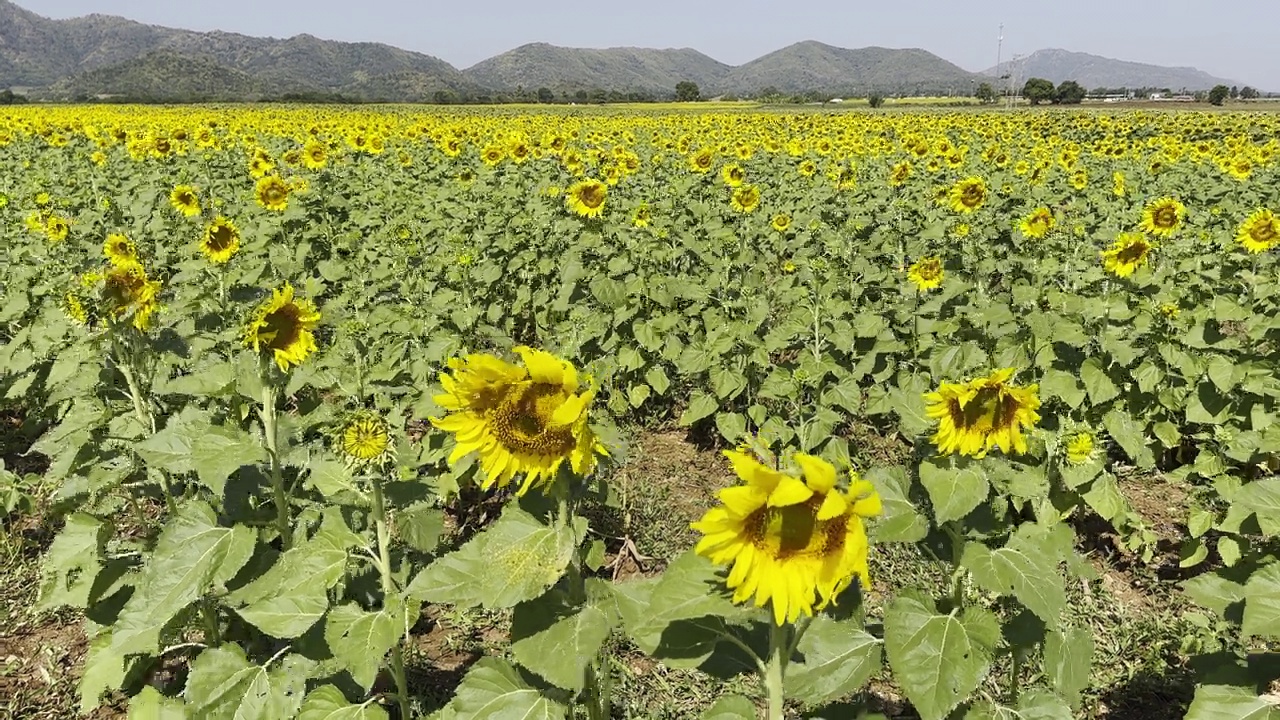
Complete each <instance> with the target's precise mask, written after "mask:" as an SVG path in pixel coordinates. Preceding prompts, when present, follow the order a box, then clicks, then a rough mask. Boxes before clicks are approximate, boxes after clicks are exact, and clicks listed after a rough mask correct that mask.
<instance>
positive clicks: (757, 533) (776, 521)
mask: <svg viewBox="0 0 1280 720" xmlns="http://www.w3.org/2000/svg"><path fill="white" fill-rule="evenodd" d="M825 499H826V496H825V495H821V494H815V495H814V496H813V497H811V498H809V499H808V500H807V501H805V502H803V503H799V504H796V505H787V506H784V507H768V506H765V507H761V508H759V509H758V510H756V511H755V512H753V513H751V514H750V515H748V516H747V519H746V521H745V526H746V530H747V533H748V534H749V536H750V538H751V544H752V545H754V546H755V547H756V549H757V550H760V551H761V552H763V553H765V554H766V555H768V556H771V557H773V558H774V559H777V560H786V559H788V558H794V557H825V556H828V555H832V554H834V553H837V552H840V551H841V550H843V549H844V538H845V531H846V528H847V525H848V522H849V519H848V517H847V516H845V515H840V516H837V517H835V518H832V519H830V520H819V519H818V509H819V508H820V507H822V502H823V500H825Z"/></svg>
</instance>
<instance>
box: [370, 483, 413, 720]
mask: <svg viewBox="0 0 1280 720" xmlns="http://www.w3.org/2000/svg"><path fill="white" fill-rule="evenodd" d="M370 484H371V485H372V486H373V523H374V528H375V530H376V532H377V535H378V574H379V575H380V576H381V578H382V604H383V606H384V607H385V606H386V604H387V602H388V601H389V600H390V599H391V598H392V597H394V596H395V594H396V583H395V579H394V578H392V577H391V528H390V526H389V525H388V524H387V503H386V499H385V497H384V496H383V494H382V477H381V476H379V475H374V476H373V477H371V478H370ZM402 640H403V638H400V639H397V640H396V644H395V647H393V648H392V649H391V674H392V675H393V676H394V677H395V681H396V700H397V701H398V702H399V705H400V717H401V718H405V719H406V720H407V718H409V717H411V716H410V714H409V683H408V680H407V679H406V677H405V672H404V650H403V648H402V644H403V643H402Z"/></svg>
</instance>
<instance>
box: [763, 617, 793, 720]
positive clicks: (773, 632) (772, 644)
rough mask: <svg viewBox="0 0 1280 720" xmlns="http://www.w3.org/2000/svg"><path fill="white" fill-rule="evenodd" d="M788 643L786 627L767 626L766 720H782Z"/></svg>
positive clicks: (771, 624)
mask: <svg viewBox="0 0 1280 720" xmlns="http://www.w3.org/2000/svg"><path fill="white" fill-rule="evenodd" d="M789 647H790V642H789V641H788V638H787V626H785V625H775V624H773V623H770V624H769V664H768V665H766V666H765V672H764V690H765V695H766V696H767V698H768V702H769V713H768V714H767V715H766V716H765V717H766V718H767V720H784V717H785V716H784V715H783V701H784V700H785V696H784V695H783V690H782V678H783V676H784V675H785V673H786V666H787V660H788V657H787V648H789Z"/></svg>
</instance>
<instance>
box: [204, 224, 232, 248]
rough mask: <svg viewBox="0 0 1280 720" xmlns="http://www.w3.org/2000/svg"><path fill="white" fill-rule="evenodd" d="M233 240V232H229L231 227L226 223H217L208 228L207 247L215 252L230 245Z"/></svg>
mask: <svg viewBox="0 0 1280 720" xmlns="http://www.w3.org/2000/svg"><path fill="white" fill-rule="evenodd" d="M234 240H235V234H234V233H232V232H231V228H229V227H227V226H226V225H217V226H214V227H213V228H211V229H210V230H209V249H210V250H213V251H215V252H222V251H223V250H226V249H227V248H229V247H231V243H232V242H233V241H234Z"/></svg>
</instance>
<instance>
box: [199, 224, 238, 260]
mask: <svg viewBox="0 0 1280 720" xmlns="http://www.w3.org/2000/svg"><path fill="white" fill-rule="evenodd" d="M239 250H240V228H238V227H236V224H235V223H233V222H231V221H230V220H228V219H226V218H224V217H222V216H221V215H219V216H218V217H216V218H214V219H213V222H211V223H209V224H208V225H207V226H206V227H205V229H204V236H203V237H201V238H200V252H201V253H204V256H205V257H206V258H208V259H209V262H211V263H213V264H214V265H222V264H223V263H225V262H227V261H228V260H230V259H231V258H232V256H234V255H235V254H236V253H237V252H239Z"/></svg>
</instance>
